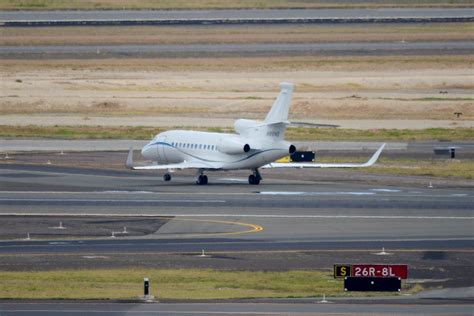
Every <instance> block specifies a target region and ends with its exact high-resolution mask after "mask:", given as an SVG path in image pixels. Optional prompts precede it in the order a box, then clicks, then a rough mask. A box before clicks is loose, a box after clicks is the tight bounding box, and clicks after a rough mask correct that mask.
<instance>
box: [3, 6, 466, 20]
mask: <svg viewBox="0 0 474 316" xmlns="http://www.w3.org/2000/svg"><path fill="white" fill-rule="evenodd" d="M472 16H474V12H473V10H472V9H469V8H410V9H397V8H391V9H390V8H388V9H278V10H271V9H270V10H258V9H252V10H99V11H94V10H90V11H81V10H74V11H67V10H66V11H63V10H61V11H39V12H38V11H3V12H0V22H6V21H54V20H69V21H70V20H124V19H134V20H150V19H170V20H173V19H178V20H181V19H182V20H192V19H241V18H246V19H266V18H267V19H290V18H293V19H294V18H302V19H309V18H336V19H337V18H338V19H343V18H367V17H372V18H419V17H424V18H447V17H472Z"/></svg>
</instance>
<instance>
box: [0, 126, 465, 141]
mask: <svg viewBox="0 0 474 316" xmlns="http://www.w3.org/2000/svg"><path fill="white" fill-rule="evenodd" d="M170 129H186V130H201V131H208V132H221V133H225V132H232V131H233V129H232V128H225V127H211V128H196V127H186V126H178V127H174V128H166V129H163V128H156V127H149V126H113V127H111V126H38V125H28V126H10V125H0V137H42V138H58V139H150V138H151V137H153V136H154V135H156V134H158V133H160V132H163V131H165V130H170ZM286 139H288V140H295V141H343V140H344V141H425V140H451V141H454V140H472V139H474V128H461V127H459V128H452V129H448V128H429V129H421V130H410V129H402V130H398V129H372V130H358V129H339V128H305V127H290V128H288V130H287V131H286Z"/></svg>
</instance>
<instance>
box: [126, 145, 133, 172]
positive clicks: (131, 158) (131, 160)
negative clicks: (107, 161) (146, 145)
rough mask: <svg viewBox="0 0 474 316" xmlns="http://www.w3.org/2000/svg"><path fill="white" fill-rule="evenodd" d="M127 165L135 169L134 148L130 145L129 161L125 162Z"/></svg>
mask: <svg viewBox="0 0 474 316" xmlns="http://www.w3.org/2000/svg"><path fill="white" fill-rule="evenodd" d="M125 167H127V168H128V169H133V148H132V147H130V151H129V152H128V156H127V161H126V162H125Z"/></svg>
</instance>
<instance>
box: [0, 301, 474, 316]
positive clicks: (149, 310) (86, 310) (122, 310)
mask: <svg viewBox="0 0 474 316" xmlns="http://www.w3.org/2000/svg"><path fill="white" fill-rule="evenodd" d="M0 313H1V314H2V315H40V316H42V315H65V314H67V315H84V314H87V315H328V314H333V313H337V314H350V315H353V314H371V315H373V314H374V313H375V314H377V315H378V314H389V315H405V314H411V315H413V314H424V315H437V314H440V315H448V314H449V315H471V314H472V305H469V304H457V305H405V306H400V305H386V304H371V305H366V304H358V305H357V304H356V305H345V304H334V303H326V304H324V303H319V304H318V303H317V302H314V303H312V304H295V303H293V304H285V303H276V304H275V303H273V304H269V303H267V304H261V303H254V304H251V303H249V304H245V303H225V304H222V303H221V304H219V303H214V304H199V303H195V304H182V303H181V304H170V303H166V304H111V303H109V304H107V303H58V302H54V303H30V304H24V303H0Z"/></svg>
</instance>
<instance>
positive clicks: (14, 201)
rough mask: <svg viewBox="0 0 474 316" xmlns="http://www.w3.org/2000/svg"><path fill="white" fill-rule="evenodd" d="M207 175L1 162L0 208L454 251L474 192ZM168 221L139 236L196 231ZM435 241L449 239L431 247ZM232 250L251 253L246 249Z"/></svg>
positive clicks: (469, 221)
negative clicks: (206, 181)
mask: <svg viewBox="0 0 474 316" xmlns="http://www.w3.org/2000/svg"><path fill="white" fill-rule="evenodd" d="M209 177H210V185H208V186H205V187H202V186H196V185H194V184H193V183H194V177H193V176H187V175H181V176H180V175H179V173H178V174H177V175H176V176H175V177H174V178H173V181H172V182H170V183H164V182H162V181H161V179H160V178H159V177H157V176H156V175H154V174H153V173H151V174H150V173H133V172H128V171H123V172H121V171H113V170H94V169H80V168H67V167H49V166H30V167H28V166H22V165H2V166H1V173H0V190H1V191H0V206H1V210H0V212H1V213H2V214H43V213H47V214H56V215H63V216H67V215H80V214H94V215H103V216H112V215H113V216H119V215H130V214H132V215H134V216H170V217H180V218H195V219H219V220H228V221H235V222H244V223H248V224H254V225H259V226H261V227H263V231H259V232H250V233H248V234H241V235H239V236H238V237H236V236H231V238H239V239H242V240H252V241H255V240H259V241H265V242H266V241H272V242H275V241H278V242H283V243H285V242H289V243H292V242H294V241H298V243H294V245H295V246H302V245H304V243H301V242H300V241H305V242H313V244H310V245H308V246H305V247H304V248H305V249H312V248H314V249H317V248H318V247H320V246H321V242H322V241H328V242H330V241H333V242H336V241H341V240H345V241H347V242H352V241H354V240H365V241H377V242H380V241H381V240H384V241H389V240H392V241H394V242H395V241H396V242H397V244H396V245H397V248H405V247H406V248H413V247H419V245H415V246H410V244H409V243H405V241H413V240H416V241H423V242H424V243H425V244H424V247H426V248H440V247H441V248H450V247H457V246H456V245H457V243H459V247H461V248H462V247H466V246H467V245H468V244H469V241H470V240H471V239H472V229H473V227H474V226H473V223H474V222H473V219H474V216H473V215H474V211H473V207H472V205H474V195H473V194H472V191H471V190H469V189H455V188H449V189H441V188H436V189H435V188H433V189H429V188H419V187H411V188H410V187H384V186H380V185H377V186H374V185H370V184H363V183H361V184H357V183H343V182H341V183H319V182H314V181H303V180H298V179H297V176H295V178H294V179H288V180H285V179H281V178H274V177H272V173H271V172H267V173H265V174H264V182H263V184H262V185H259V186H250V185H248V184H247V183H246V179H245V178H242V177H241V174H237V175H233V174H226V173H215V174H214V173H211V174H209ZM173 222H174V221H171V222H170V223H169V224H166V225H165V226H164V227H163V228H162V229H163V230H164V231H166V234H163V235H160V230H161V229H160V230H159V231H158V232H157V233H156V234H153V235H152V236H148V237H149V238H179V237H180V236H179V232H183V230H185V229H189V231H188V233H193V232H194V231H193V230H194V229H200V227H199V224H196V223H189V222H179V223H173ZM211 227H212V225H211ZM420 228H422V229H420ZM236 229H237V230H242V228H238V227H237V228H236ZM211 231H212V230H211ZM25 233H26V232H25ZM204 237H206V238H207V237H208V236H207V235H205V236H204ZM445 239H446V240H451V241H450V242H449V243H447V244H443V243H441V242H440V240H445ZM221 246H222V245H218V247H219V250H223V249H222V247H221ZM239 247H242V250H244V249H245V248H246V247H249V249H252V247H255V244H254V245H253V246H250V244H249V245H248V246H245V243H242V244H239ZM285 247H286V248H288V247H289V246H288V245H285ZM285 247H284V248H285ZM351 247H352V246H351ZM256 248H258V247H256ZM290 248H291V247H290ZM336 248H338V247H336ZM183 251H187V249H183Z"/></svg>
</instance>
